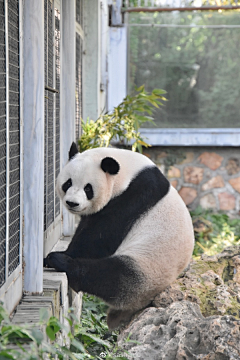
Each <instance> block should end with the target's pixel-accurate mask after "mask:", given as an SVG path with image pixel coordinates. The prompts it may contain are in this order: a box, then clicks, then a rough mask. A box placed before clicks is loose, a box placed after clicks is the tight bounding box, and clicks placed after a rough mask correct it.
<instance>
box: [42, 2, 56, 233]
mask: <svg viewBox="0 0 240 360" xmlns="http://www.w3.org/2000/svg"><path fill="white" fill-rule="evenodd" d="M44 6H45V8H44V28H45V34H44V35H45V49H44V51H45V84H46V85H48V86H49V87H51V88H52V87H53V39H52V30H53V24H52V4H51V2H50V1H49V0H45V2H44ZM53 156H54V153H53V94H52V93H51V92H49V91H47V92H46V97H45V182H44V185H45V186H44V195H45V201H44V229H45V230H46V229H47V228H48V227H49V225H50V224H51V223H52V222H53V220H54V185H53V184H54V171H53Z"/></svg>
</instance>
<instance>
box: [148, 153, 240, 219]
mask: <svg viewBox="0 0 240 360" xmlns="http://www.w3.org/2000/svg"><path fill="white" fill-rule="evenodd" d="M239 150H240V149H239V147H201V148H200V147H190V148H186V147H152V148H149V149H146V150H145V152H144V154H145V155H146V156H148V157H150V158H151V159H152V160H153V161H154V162H155V163H156V164H157V165H158V166H159V168H160V169H161V170H162V171H163V172H164V174H165V175H166V176H167V177H168V179H169V180H170V182H171V184H172V185H173V186H174V187H175V188H176V189H177V190H178V191H179V194H180V195H181V197H182V198H183V200H184V201H185V203H186V205H188V206H189V208H190V209H194V208H196V207H197V206H198V205H201V206H202V207H203V208H207V209H213V210H215V211H219V210H222V211H224V212H226V213H228V214H229V215H231V216H234V217H236V216H239V215H240V212H239V211H240V151H239Z"/></svg>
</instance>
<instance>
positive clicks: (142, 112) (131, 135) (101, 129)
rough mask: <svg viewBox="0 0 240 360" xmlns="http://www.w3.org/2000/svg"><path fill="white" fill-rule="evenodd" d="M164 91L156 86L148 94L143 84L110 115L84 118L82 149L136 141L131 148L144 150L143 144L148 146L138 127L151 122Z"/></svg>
mask: <svg viewBox="0 0 240 360" xmlns="http://www.w3.org/2000/svg"><path fill="white" fill-rule="evenodd" d="M163 94H165V91H164V90H160V89H154V90H153V91H152V92H151V93H147V92H146V91H145V89H144V85H142V86H140V87H139V88H138V89H136V94H135V95H133V96H130V95H127V96H126V97H125V98H124V100H123V101H122V102H121V103H120V104H119V105H118V106H117V107H115V108H114V109H113V111H112V112H110V113H108V114H104V115H101V116H100V117H99V118H98V119H97V120H96V121H93V120H90V119H89V118H88V119H87V121H86V122H84V121H82V135H81V138H80V139H79V145H80V151H81V152H82V151H85V150H87V149H91V148H96V147H107V146H109V144H110V142H111V141H112V140H116V141H119V142H120V143H123V144H125V145H126V144H129V142H132V141H133V144H132V150H133V151H136V149H138V151H140V152H142V146H146V147H147V146H149V145H148V144H147V143H146V142H145V141H144V140H143V138H142V137H141V135H140V132H139V128H140V127H141V126H142V125H143V124H144V123H145V122H149V121H150V122H152V121H153V119H152V117H151V115H152V114H153V110H154V107H155V108H158V107H159V106H160V105H163V104H162V102H161V100H163V101H165V100H166V99H165V97H163Z"/></svg>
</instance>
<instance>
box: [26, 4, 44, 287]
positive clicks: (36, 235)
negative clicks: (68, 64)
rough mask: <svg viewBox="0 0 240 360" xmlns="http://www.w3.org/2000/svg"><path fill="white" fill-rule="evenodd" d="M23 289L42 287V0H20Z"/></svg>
mask: <svg viewBox="0 0 240 360" xmlns="http://www.w3.org/2000/svg"><path fill="white" fill-rule="evenodd" d="M23 37H24V41H23V63H24V70H23V91H24V99H23V119H24V129H23V144H24V148H23V152H24V158H23V169H24V170H23V177H24V188H23V191H24V193H23V214H24V226H23V234H24V237H23V239H24V241H23V243H24V249H23V255H24V261H23V264H24V291H25V292H27V293H41V292H42V289H43V229H44V227H43V214H44V199H43V194H44V2H43V1H39V0H23Z"/></svg>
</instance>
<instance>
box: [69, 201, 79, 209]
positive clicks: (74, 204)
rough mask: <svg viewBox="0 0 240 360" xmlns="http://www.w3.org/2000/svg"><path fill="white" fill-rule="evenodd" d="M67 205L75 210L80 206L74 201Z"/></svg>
mask: <svg viewBox="0 0 240 360" xmlns="http://www.w3.org/2000/svg"><path fill="white" fill-rule="evenodd" d="M66 204H68V206H69V207H71V208H74V207H76V206H78V205H79V204H78V203H75V202H72V201H66Z"/></svg>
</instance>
